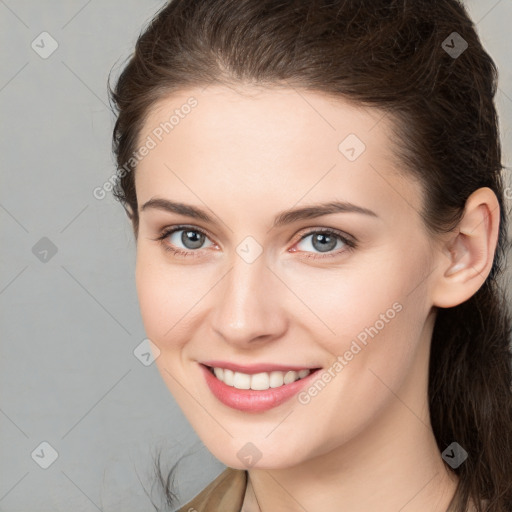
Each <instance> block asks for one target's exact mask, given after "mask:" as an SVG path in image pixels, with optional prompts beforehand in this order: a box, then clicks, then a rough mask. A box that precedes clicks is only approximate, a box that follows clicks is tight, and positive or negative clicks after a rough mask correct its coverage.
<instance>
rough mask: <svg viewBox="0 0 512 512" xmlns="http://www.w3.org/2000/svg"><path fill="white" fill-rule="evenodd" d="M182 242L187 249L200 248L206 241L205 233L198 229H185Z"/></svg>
mask: <svg viewBox="0 0 512 512" xmlns="http://www.w3.org/2000/svg"><path fill="white" fill-rule="evenodd" d="M181 242H182V243H183V245H184V246H185V247H187V249H198V248H199V247H201V245H203V243H204V235H203V234H202V233H199V232H197V231H185V230H184V231H183V232H182V235H181ZM189 244H191V245H189Z"/></svg>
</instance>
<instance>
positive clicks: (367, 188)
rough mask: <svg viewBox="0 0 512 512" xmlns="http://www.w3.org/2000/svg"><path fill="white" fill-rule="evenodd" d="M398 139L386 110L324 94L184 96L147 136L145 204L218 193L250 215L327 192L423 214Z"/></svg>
mask: <svg viewBox="0 0 512 512" xmlns="http://www.w3.org/2000/svg"><path fill="white" fill-rule="evenodd" d="M192 105H193V106H192ZM392 134H393V126H392V121H391V120H390V118H389V116H386V115H384V113H383V111H381V110H380V109H377V108H372V107H365V108H363V107H361V106H358V105H356V104H353V103H351V102H349V101H347V100H345V99H342V98H339V97H336V98H335V97H333V96H330V95H326V94H322V93H318V92H311V91H305V90H298V89H292V88H288V89H285V88H263V87H253V86H244V87H238V88H237V89H233V88H230V87H226V86H213V85H212V86H208V87H206V88H203V89H201V88H193V89H189V90H184V91H181V92H179V93H176V94H173V95H172V96H169V97H167V98H165V99H164V100H161V101H160V102H159V103H157V104H156V105H155V106H154V108H153V109H152V110H151V112H150V113H149V115H148V116H147V118H146V122H145V124H144V126H143V127H142V129H141V132H140V136H139V146H141V145H142V144H144V142H145V141H146V142H150V145H151V149H150V150H149V151H148V152H147V154H146V156H144V158H142V159H141V160H140V162H139V164H138V166H137V171H136V189H137V197H138V201H139V205H140V204H142V202H144V201H146V200H148V199H150V198H151V197H153V196H154V195H156V194H158V195H161V196H165V195H168V196H169V197H173V198H176V196H177V195H179V196H180V197H179V199H180V200H183V201H185V200H188V201H189V202H194V203H195V204H197V203H198V197H200V195H199V194H200V193H201V194H203V195H206V196H211V195H212V194H213V193H214V192H215V194H216V195H217V196H220V197H222V198H231V199H233V198H234V197H236V198H238V200H239V201H245V204H246V206H247V207H248V206H249V205H250V204H252V205H253V206H254V205H257V204H258V202H259V204H260V205H261V202H262V201H263V200H264V199H265V202H266V203H269V204H270V203H272V202H273V201H280V206H283V207H290V206H291V205H293V204H295V203H297V202H298V201H299V200H302V202H304V203H307V202H309V201H311V202H313V201H315V200H317V199H323V200H324V199H326V194H327V195H330V197H329V199H335V198H336V199H345V200H348V201H351V202H354V203H357V202H358V201H359V202H360V203H363V205H364V206H369V207H372V206H375V204H377V206H379V207H381V208H384V207H385V206H386V203H388V204H387V208H388V209H391V210H394V211H395V213H396V212H397V211H398V210H400V209H402V210H403V209H404V208H410V207H411V206H413V209H416V210H419V208H420V204H421V190H420V187H419V184H418V183H416V182H415V181H414V180H413V178H412V177H410V176H409V175H407V174H406V175H405V176H404V173H403V172H402V171H401V170H400V169H399V162H398V161H397V159H396V156H395V152H394V151H393V137H392ZM194 196H195V197H194ZM400 197H402V200H400ZM405 198H407V200H405ZM369 203H373V205H371V204H370V205H369ZM372 209H374V210H375V209H376V208H372Z"/></svg>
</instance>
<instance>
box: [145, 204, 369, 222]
mask: <svg viewBox="0 0 512 512" xmlns="http://www.w3.org/2000/svg"><path fill="white" fill-rule="evenodd" d="M149 209H157V210H164V211H166V212H171V213H177V214H179V215H185V216H187V217H191V218H194V219H198V220H202V221H204V222H208V223H210V224H213V223H214V222H215V221H214V220H213V218H212V217H210V215H208V214H207V213H206V211H205V210H202V209H201V208H198V207H197V206H192V205H189V204H185V203H178V202H174V201H170V200H168V199H163V198H159V197H155V198H153V199H150V200H149V201H147V202H146V203H144V204H143V205H142V206H141V208H140V211H141V212H142V211H145V210H149ZM332 213H360V214H363V215H369V216H371V217H376V218H378V215H377V214H376V213H375V212H374V211H372V210H369V209H368V208H363V207H361V206H357V205H355V204H352V203H348V202H342V201H331V202H328V203H319V204H312V205H309V206H304V207H301V208H294V209H291V210H286V211H283V212H281V213H279V214H278V215H277V216H276V218H275V219H274V224H273V226H272V229H274V228H277V227H280V226H283V225H285V224H291V223H292V222H296V221H299V220H306V219H314V218H316V217H321V216H322V215H329V214H332Z"/></svg>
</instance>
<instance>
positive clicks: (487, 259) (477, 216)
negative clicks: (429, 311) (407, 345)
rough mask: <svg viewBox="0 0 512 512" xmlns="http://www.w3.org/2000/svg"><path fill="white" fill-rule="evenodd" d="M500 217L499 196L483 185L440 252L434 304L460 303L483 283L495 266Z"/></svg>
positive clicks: (472, 197) (433, 298) (454, 304)
mask: <svg viewBox="0 0 512 512" xmlns="http://www.w3.org/2000/svg"><path fill="white" fill-rule="evenodd" d="M499 220H500V207H499V203H498V199H497V197H496V194H494V192H493V191H492V190H491V189H490V188H488V187H483V188H479V189H478V190H476V191H475V192H473V193H472V194H471V195H470V196H469V197H468V199H467V201H466V207H465V210H464V215H463V217H462V219H461V220H460V222H459V224H458V226H457V227H456V229H455V233H456V234H455V235H453V234H452V236H451V238H450V239H449V240H448V241H447V242H445V244H444V245H443V247H442V249H441V251H440V253H439V257H438V267H439V277H438V278H437V281H436V283H435V285H434V289H433V295H432V301H433V305H435V306H438V307H442V308H449V307H454V306H457V305H458V304H461V303H462V302H464V301H466V300H467V299H469V298H470V297H471V296H473V295H474V294H475V293H476V292H477V291H478V289H479V288H480V287H481V286H482V284H483V283H484V281H485V280H486V279H487V276H488V275H489V272H490V271H491V268H492V263H493V260H494V254H495V251H496V245H497V242H498V233H499Z"/></svg>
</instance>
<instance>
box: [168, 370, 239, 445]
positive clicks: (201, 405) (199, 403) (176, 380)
mask: <svg viewBox="0 0 512 512" xmlns="http://www.w3.org/2000/svg"><path fill="white" fill-rule="evenodd" d="M164 370H165V372H166V373H167V374H168V375H169V376H170V377H171V378H173V379H174V380H175V382H177V383H178V384H179V385H180V386H181V388H182V389H183V390H185V391H186V392H187V393H188V394H189V396H190V398H192V399H193V400H194V402H195V403H196V404H197V405H199V406H200V407H201V408H202V409H203V410H204V411H205V412H206V414H208V416H210V418H212V420H214V421H215V423H217V425H219V427H220V428H222V430H224V431H225V432H226V434H228V435H229V436H230V437H233V435H232V434H231V432H229V431H228V430H227V429H226V428H225V427H224V425H222V424H221V423H220V422H219V421H218V420H217V418H215V417H214V416H212V415H211V414H210V412H209V411H208V409H206V407H204V405H203V404H201V402H199V400H197V398H196V397H195V396H194V395H193V394H192V393H191V392H190V391H189V390H188V389H187V388H186V387H185V386H184V385H183V384H182V383H181V382H180V381H179V380H178V379H177V378H176V377H174V375H171V373H170V372H169V370H168V369H167V368H164Z"/></svg>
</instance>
